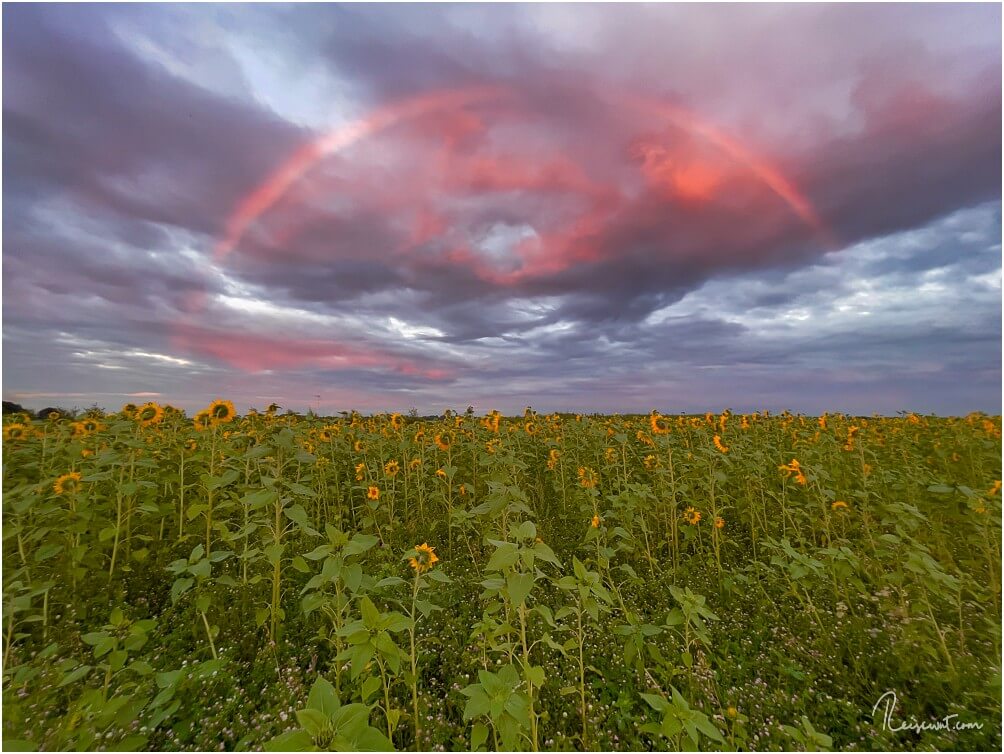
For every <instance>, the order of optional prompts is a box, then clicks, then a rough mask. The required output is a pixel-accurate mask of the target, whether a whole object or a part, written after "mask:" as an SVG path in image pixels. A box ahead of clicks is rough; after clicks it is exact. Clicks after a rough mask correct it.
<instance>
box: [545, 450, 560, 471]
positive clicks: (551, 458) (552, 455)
mask: <svg viewBox="0 0 1004 754" xmlns="http://www.w3.org/2000/svg"><path fill="white" fill-rule="evenodd" d="M559 458H561V451H559V450H558V449H557V448H551V449H550V450H549V451H548V452H547V468H548V469H549V470H550V471H554V470H555V468H557V466H558V459H559Z"/></svg>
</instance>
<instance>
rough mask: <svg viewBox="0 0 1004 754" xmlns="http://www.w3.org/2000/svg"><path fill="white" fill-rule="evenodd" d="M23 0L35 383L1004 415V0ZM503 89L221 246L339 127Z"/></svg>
mask: <svg viewBox="0 0 1004 754" xmlns="http://www.w3.org/2000/svg"><path fill="white" fill-rule="evenodd" d="M3 13H4V21H5V24H4V43H5V44H4V61H3V62H4V74H3V75H4V84H5V87H4V89H5V91H6V94H5V96H4V103H3V114H4V126H5V131H4V133H5V135H4V155H5V159H4V165H3V174H4V200H5V201H4V205H5V208H4V213H3V215H4V216H3V220H4V230H5V231H6V233H5V236H4V262H3V264H4V273H5V280H4V294H5V296H4V300H5V304H4V317H5V320H6V325H7V326H6V327H5V332H4V345H5V348H7V349H8V354H9V355H10V354H14V355H15V357H26V356H27V353H28V351H29V350H30V349H32V348H34V349H35V351H34V352H33V355H32V359H31V360H28V359H26V358H20V359H19V361H20V363H21V364H22V365H27V364H29V363H31V364H33V365H34V366H33V367H30V368H29V367H28V366H22V367H18V368H16V369H11V368H8V369H6V370H5V380H6V381H7V383H8V384H13V383H16V384H15V385H14V387H15V388H18V389H22V390H23V389H26V388H28V387H29V385H28V384H26V383H28V382H32V381H34V380H35V377H34V376H33V375H32V372H31V369H32V368H34V369H38V368H39V364H41V363H43V362H44V361H45V359H49V360H50V363H52V364H56V365H66V366H65V369H64V368H63V367H59V368H56V369H55V370H54V371H53V372H52V373H51V374H46V375H45V377H44V381H45V382H46V383H47V389H48V390H50V391H58V390H59V389H60V386H64V387H62V389H64V390H68V391H70V392H79V391H77V390H70V386H71V385H78V384H83V383H87V382H88V377H87V375H88V372H87V369H88V368H91V372H90V373H91V374H96V373H97V372H96V371H95V370H96V369H100V370H101V372H102V373H101V374H100V375H99V376H97V377H94V378H93V379H91V384H92V385H95V386H96V385H98V384H100V383H101V382H102V381H104V380H106V377H107V375H114V380H111V378H110V377H107V379H108V380H109V381H107V382H106V384H109V385H114V389H116V390H125V389H126V388H127V387H128V379H127V378H126V375H128V374H130V373H131V374H134V375H136V379H137V380H138V381H140V382H144V383H145V384H146V383H154V384H156V383H159V384H160V385H161V386H168V385H170V386H172V389H178V390H180V389H182V385H181V384H179V383H178V382H177V376H178V369H191V370H192V371H193V374H194V375H195V376H194V377H192V379H191V380H190V381H189V382H188V383H186V384H187V385H188V386H189V388H190V389H203V386H206V385H210V386H212V385H214V384H220V385H225V384H227V385H231V387H232V389H234V390H237V391H243V392H241V393H240V395H241V396H244V395H246V396H249V400H250V397H254V396H256V395H257V394H258V392H260V389H259V388H257V387H255V386H256V385H266V384H267V385H269V390H272V391H274V392H276V393H280V392H282V387H281V385H282V380H283V379H286V380H287V384H288V385H289V386H290V390H289V391H286V392H289V393H295V394H296V395H303V394H306V393H313V392H319V391H321V390H322V389H323V388H324V387H325V386H329V387H331V388H332V389H333V390H342V391H343V392H344V393H345V394H346V395H348V396H354V397H355V398H359V399H362V400H363V401H364V402H365V401H366V400H369V401H370V403H371V405H372V406H373V407H374V408H380V407H381V406H380V396H381V395H383V394H392V393H411V394H412V395H414V396H415V397H414V403H415V404H420V405H424V404H422V401H432V402H438V401H446V400H448V399H449V398H452V397H456V396H461V397H460V398H459V400H461V401H462V402H466V400H465V399H464V397H463V396H466V395H471V396H472V397H471V398H470V399H467V400H474V398H475V397H476V396H480V397H482V398H483V399H485V400H489V399H491V396H502V397H504V396H508V397H509V399H510V401H511V402H512V401H517V400H518V401H520V402H523V401H526V402H531V401H532V399H533V397H534V396H535V395H536V396H541V397H543V398H544V399H547V398H548V396H552V397H553V398H554V401H555V402H556V403H555V407H570V406H571V404H572V403H574V402H575V401H579V403H578V405H577V406H576V407H577V408H580V409H581V408H589V407H590V406H591V405H595V407H596V408H608V409H614V408H618V407H619V406H618V405H615V404H616V401H618V400H620V401H623V402H625V405H624V406H623V407H628V406H627V404H630V407H632V408H636V409H644V408H645V407H646V405H645V403H646V400H645V399H646V396H655V395H661V394H666V395H669V396H670V397H672V398H673V400H674V401H677V404H678V405H683V403H685V402H686V401H690V403H689V404H688V405H690V406H695V405H696V404H697V403H700V401H702V400H707V401H710V402H714V403H716V404H723V403H726V404H728V405H732V406H733V408H735V407H736V403H735V401H732V400H730V399H729V397H728V396H729V390H730V389H731V390H732V392H733V393H735V392H737V391H743V392H746V393H749V394H750V395H752V396H754V398H753V399H752V402H753V403H754V404H755V403H756V397H757V396H759V397H762V398H763V399H764V400H775V399H778V400H779V399H780V398H781V397H783V395H784V394H785V393H784V392H783V391H780V389H779V387H778V386H779V385H782V384H784V385H786V386H787V387H786V389H787V390H788V391H789V393H788V394H789V395H794V396H796V397H797V398H798V399H800V400H803V401H804V402H805V405H809V404H810V403H812V401H813V400H816V396H817V395H819V394H821V393H825V392H827V389H826V388H825V387H824V385H825V384H827V383H826V380H827V379H831V381H832V384H833V385H834V386H836V387H835V390H836V393H835V394H841V391H842V390H844V389H845V388H846V391H847V392H846V395H848V396H851V390H850V388H849V387H847V386H850V385H857V386H861V387H862V390H872V391H874V395H875V396H876V398H875V404H874V405H875V406H876V407H880V408H890V407H892V406H893V405H896V407H901V406H902V405H903V404H895V401H896V400H900V399H904V400H905V399H909V400H919V398H921V397H923V386H924V385H929V386H931V388H932V389H937V390H946V391H947V392H946V393H945V394H944V395H941V396H939V398H938V400H939V401H940V402H937V406H936V407H937V408H938V410H961V408H964V407H965V405H964V404H966V400H967V398H968V396H967V395H965V394H964V390H963V389H962V388H961V387H958V385H959V378H960V377H961V376H962V375H968V376H970V378H971V379H972V380H973V381H974V384H975V385H976V387H975V388H974V390H975V391H976V392H975V393H973V395H974V396H976V400H977V402H981V406H980V407H994V406H996V405H999V404H997V400H998V398H997V396H996V393H995V390H992V389H990V387H992V381H993V378H994V376H995V375H996V376H997V378H998V379H999V372H1000V370H999V359H1000V347H999V339H1000V326H999V321H996V320H995V318H996V316H997V314H999V304H1000V286H999V284H998V285H997V286H996V288H995V287H994V286H993V284H992V278H993V277H994V273H997V274H998V276H999V269H1000V233H999V224H1000V215H999V213H1000V209H999V206H1000V205H999V198H1000V184H1001V169H1000V166H1001V122H1000V111H1001V78H1000V67H999V62H1000V35H999V25H1000V12H999V9H997V8H992V7H972V6H970V7H957V8H955V9H951V10H949V9H947V8H944V7H932V8H917V7H910V8H907V9H905V10H903V9H900V10H897V11H896V12H895V13H893V12H892V11H890V10H889V9H882V8H878V9H876V8H852V7H835V6H831V7H815V8H808V7H797V8H788V9H786V10H783V11H782V10H781V9H780V8H779V7H774V6H761V7H759V8H741V9H740V8H731V7H729V8H724V7H717V6H713V7H706V8H694V7H687V6H662V7H649V6H628V7H621V8H614V7H581V8H563V7H561V6H554V7H545V6H503V7H499V6H495V7H483V6H473V5H471V6H436V7H435V8H430V7H422V8H413V7H403V6H401V7H399V6H380V7H363V6H334V7H331V6H322V7H319V6H310V7H305V6H285V7H280V6H256V7H253V8H252V7H250V6H246V7H244V6H229V7H224V6H220V7H209V6H201V7H196V6H192V7H188V6H173V7H171V8H161V7H154V6H151V7H144V8H128V7H126V8H121V7H120V8H114V7H101V8H99V9H95V8H90V9H87V10H86V11H81V10H79V9H74V8H70V7H63V6H50V7H42V6H35V7H32V6H5V8H4V10H3ZM994 24H996V27H994ZM991 27H994V28H995V29H996V30H995V31H993V32H992V33H990V32H988V31H987V29H988V28H991ZM838 32H839V33H838ZM702 40H703V41H702ZM482 84H492V85H499V86H501V87H502V89H503V91H504V92H505V94H504V96H500V97H499V98H498V100H497V101H493V102H485V103H480V104H478V105H476V106H466V105H465V106H455V107H446V108H440V109H439V110H436V111H434V112H429V113H426V114H425V115H422V116H421V117H417V118H412V119H410V120H409V119H405V120H403V121H402V122H400V123H395V124H393V125H392V126H390V127H388V128H386V129H385V130H383V131H379V132H377V133H374V134H370V135H368V136H367V137H366V138H364V139H362V140H359V141H357V142H353V143H352V144H351V145H350V146H349V147H348V148H346V149H344V150H342V151H341V152H340V153H339V154H338V155H332V156H331V157H330V158H329V159H327V160H323V161H320V162H319V163H318V165H316V166H314V167H313V169H311V170H308V171H306V172H305V173H304V174H303V175H301V176H299V179H298V180H297V181H295V182H294V183H293V185H292V186H290V187H288V189H287V190H286V191H285V193H284V194H283V195H282V196H280V197H279V199H278V201H275V202H274V203H270V204H267V205H264V209H262V210H261V211H259V212H258V213H257V214H256V215H254V216H253V217H252V222H251V223H250V225H249V226H248V228H247V231H246V232H245V233H244V234H243V236H242V237H241V238H240V239H239V242H238V243H237V244H236V245H235V248H234V250H233V252H232V253H231V254H230V255H229V256H228V257H227V258H226V259H225V260H224V259H222V258H220V257H219V256H217V257H216V258H215V260H214V257H213V249H214V247H216V248H217V249H218V248H219V247H218V246H217V243H218V242H219V241H220V239H221V237H222V236H223V234H224V232H225V230H226V229H228V227H229V226H228V223H229V222H230V219H231V218H232V217H233V215H234V213H235V211H236V208H237V207H239V206H241V203H242V202H245V201H246V200H248V199H249V198H253V197H254V194H253V192H255V191H256V190H257V189H259V188H261V187H263V186H266V185H267V184H268V181H269V180H273V181H274V179H275V176H276V173H275V172H274V171H276V170H277V168H279V167H280V166H281V165H282V164H283V163H284V161H285V160H286V159H287V158H289V157H290V155H292V154H294V153H295V151H296V150H298V149H303V148H304V147H305V146H306V145H308V144H309V143H310V141H311V140H312V139H315V138H317V137H319V136H320V135H322V134H323V133H325V132H327V131H328V130H329V129H333V128H337V127H339V126H344V125H345V124H346V123H350V122H352V121H353V120H354V119H356V118H366V117H368V116H367V114H368V113H369V112H370V109H371V108H374V107H377V108H393V107H395V106H397V105H398V104H399V103H401V102H402V101H407V100H408V98H412V97H417V96H421V95H426V94H428V93H430V92H434V91H441V90H455V89H457V88H458V87H465V86H471V85H482ZM635 100H638V101H639V102H641V104H632V103H634V102H635ZM657 103H662V105H668V106H670V107H671V108H675V109H676V110H677V111H678V113H682V115H679V114H678V115H676V116H667V115H666V112H665V111H660V110H659V109H658V108H659V107H660V106H661V105H660V104H657ZM328 119H330V122H329V120H328ZM270 176H271V178H270ZM280 183H281V181H280ZM972 207H978V208H979V209H978V211H972V212H967V211H962V212H960V210H965V209H966V208H972ZM817 217H818V220H817ZM946 218H947V219H946ZM953 223H954V225H953ZM918 229H921V230H918ZM925 229H926V230H925ZM904 231H911V232H917V233H920V234H921V236H920V237H919V238H915V239H913V240H906V241H905V240H903V237H902V233H903V232H904ZM897 234H899V235H897ZM521 244H522V246H521ZM868 244H875V246H876V248H877V249H879V251H875V252H874V253H871V252H868V251H867V250H864V251H863V250H862V249H865V247H866V246H867V245H868ZM515 250H521V251H519V254H525V257H524V258H523V259H522V261H520V258H519V256H518V254H517V253H516V251H515ZM869 254H870V255H869ZM521 265H522V266H521ZM53 270H56V271H58V274H53V272H52V271H53ZM869 286H870V287H869ZM911 286H912V287H913V288H915V289H916V290H917V291H919V293H918V295H917V296H916V297H915V300H913V301H910V300H909V297H908V296H907V295H906V294H905V293H904V291H905V290H909V289H910V287H911ZM863 288H867V290H868V291H869V295H872V296H873V297H874V299H875V302H876V305H875V306H874V307H872V310H869V309H868V307H867V306H866V304H865V303H863V300H862V298H861V296H860V295H859V293H860V290H862V289H863ZM242 300H243V301H244V304H241V303H240V302H241V301H242ZM963 300H965V301H966V302H967V305H968V309H967V310H966V311H964V312H960V306H959V302H961V301H963ZM922 303H923V305H924V306H926V307H927V309H926V310H924V309H921V308H918V307H920V306H921V304H922ZM845 310H846V311H845ZM847 312H850V313H847ZM855 317H859V318H858V319H855ZM78 341H79V342H78ZM995 342H996V347H995ZM39 343H41V345H39ZM81 343H85V345H81ZM86 344H90V345H86ZM116 350H118V351H119V352H120V353H132V354H133V355H131V356H129V355H126V356H123V357H122V358H121V359H119V360H118V361H116V359H115V356H114V354H115V352H116ZM144 354H146V355H144ZM150 354H152V355H150ZM172 358H174V359H175V361H174V362H172V361H170V359H172ZM179 360H180V361H179ZM97 364H100V365H101V366H100V367H96V366H95V365H97ZM140 364H142V365H143V366H142V367H140V366H139V365H140ZM729 368H731V369H732V376H731V377H730V376H728V374H726V372H727V371H728V369H729ZM911 368H916V369H915V371H916V372H917V374H918V375H919V376H915V377H911V378H910V379H909V380H905V383H908V384H909V385H910V386H911V387H910V388H909V389H904V390H901V391H896V390H891V389H886V388H885V387H883V386H884V385H886V384H887V383H888V381H890V380H901V381H902V380H904V377H903V375H905V374H907V373H909V372H910V370H911ZM827 369H830V370H831V378H826V377H825V374H826V371H827ZM213 370H217V372H218V373H219V374H225V375H228V379H231V380H232V381H231V382H229V383H227V382H212V381H207V379H206V378H205V375H206V374H208V373H209V372H211V371H213ZM869 370H871V371H870V372H869ZM243 372H247V373H248V374H246V375H245V374H243ZM780 372H785V375H786V376H785V378H784V379H780V378H778V379H776V380H775V379H774V377H772V376H771V375H772V374H774V375H775V376H776V375H777V374H779V373H780ZM795 373H801V374H803V376H804V377H805V378H806V384H809V379H810V377H811V380H814V381H816V382H815V386H813V387H802V388H801V389H798V388H797V385H796V382H797V381H796V380H795V379H794V377H791V378H790V379H791V384H788V382H786V380H788V379H789V377H788V375H790V374H795ZM694 374H700V375H702V377H701V378H700V380H698V382H699V383H701V384H705V383H706V384H707V386H708V387H709V391H708V392H707V394H706V395H705V394H703V393H701V391H699V390H697V391H695V390H694V389H693V388H690V389H689V391H688V388H687V384H688V380H689V381H690V382H691V383H692V384H693V379H694V378H693V375H694ZM688 375H689V376H688ZM705 376H706V377H707V380H705V379H704V378H705ZM953 379H954V380H955V382H954V383H953ZM953 384H955V385H956V387H955V388H954V389H953V388H952V386H953ZM292 386H295V390H294V389H293V387H292ZM730 386H731V387H730ZM988 386H990V387H988ZM92 389H93V390H94V392H95V394H97V393H98V392H108V391H100V390H97V388H96V387H94V388H92ZM367 390H368V391H369V392H368V393H367ZM791 391H794V393H792V392H791ZM235 395H236V393H235ZM367 396H369V397H367ZM598 396H602V399H601V398H600V397H598ZM702 396H704V397H702ZM603 401H608V405H602V406H601V405H599V404H600V403H602V402H603ZM988 401H989V402H988ZM259 402H260V401H259ZM532 402H534V403H538V402H537V401H532ZM654 403H655V401H654V400H653V401H651V402H649V403H648V405H652V404H654ZM557 404H561V406H558V405H557ZM538 405H539V404H538ZM701 405H707V404H701ZM792 405H797V404H795V403H794V402H793V404H792ZM383 407H385V408H386V407H387V406H383ZM511 407H512V406H510V408H511ZM750 407H753V406H750ZM399 408H400V407H399ZM822 408H825V406H823V407H822Z"/></svg>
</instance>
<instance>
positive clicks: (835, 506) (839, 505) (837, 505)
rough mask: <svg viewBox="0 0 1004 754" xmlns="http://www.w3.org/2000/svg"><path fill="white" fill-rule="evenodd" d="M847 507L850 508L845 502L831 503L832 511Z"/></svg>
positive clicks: (835, 501) (836, 501)
mask: <svg viewBox="0 0 1004 754" xmlns="http://www.w3.org/2000/svg"><path fill="white" fill-rule="evenodd" d="M847 507H848V505H847V503H845V502H844V501H843V500H834V501H833V502H832V503H830V510H835V511H838V510H840V509H842V508H847Z"/></svg>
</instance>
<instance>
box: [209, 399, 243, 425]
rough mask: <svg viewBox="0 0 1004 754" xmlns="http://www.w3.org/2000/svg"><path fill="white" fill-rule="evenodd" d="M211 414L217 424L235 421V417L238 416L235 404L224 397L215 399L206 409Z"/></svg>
mask: <svg viewBox="0 0 1004 754" xmlns="http://www.w3.org/2000/svg"><path fill="white" fill-rule="evenodd" d="M206 410H207V411H208V412H209V415H210V416H212V417H213V421H214V422H216V423H217V424H225V423H226V422H229V421H233V420H234V417H236V416H237V410H236V409H235V408H234V404H233V403H231V402H230V401H227V400H223V399H222V398H217V399H216V400H215V401H213V402H212V403H210V404H209V408H208V409H206Z"/></svg>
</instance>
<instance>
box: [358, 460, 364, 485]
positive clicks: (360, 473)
mask: <svg viewBox="0 0 1004 754" xmlns="http://www.w3.org/2000/svg"><path fill="white" fill-rule="evenodd" d="M365 474H366V464H365V463H357V464H356V481H357V482H361V481H362V480H363V476H364V475H365Z"/></svg>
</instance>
